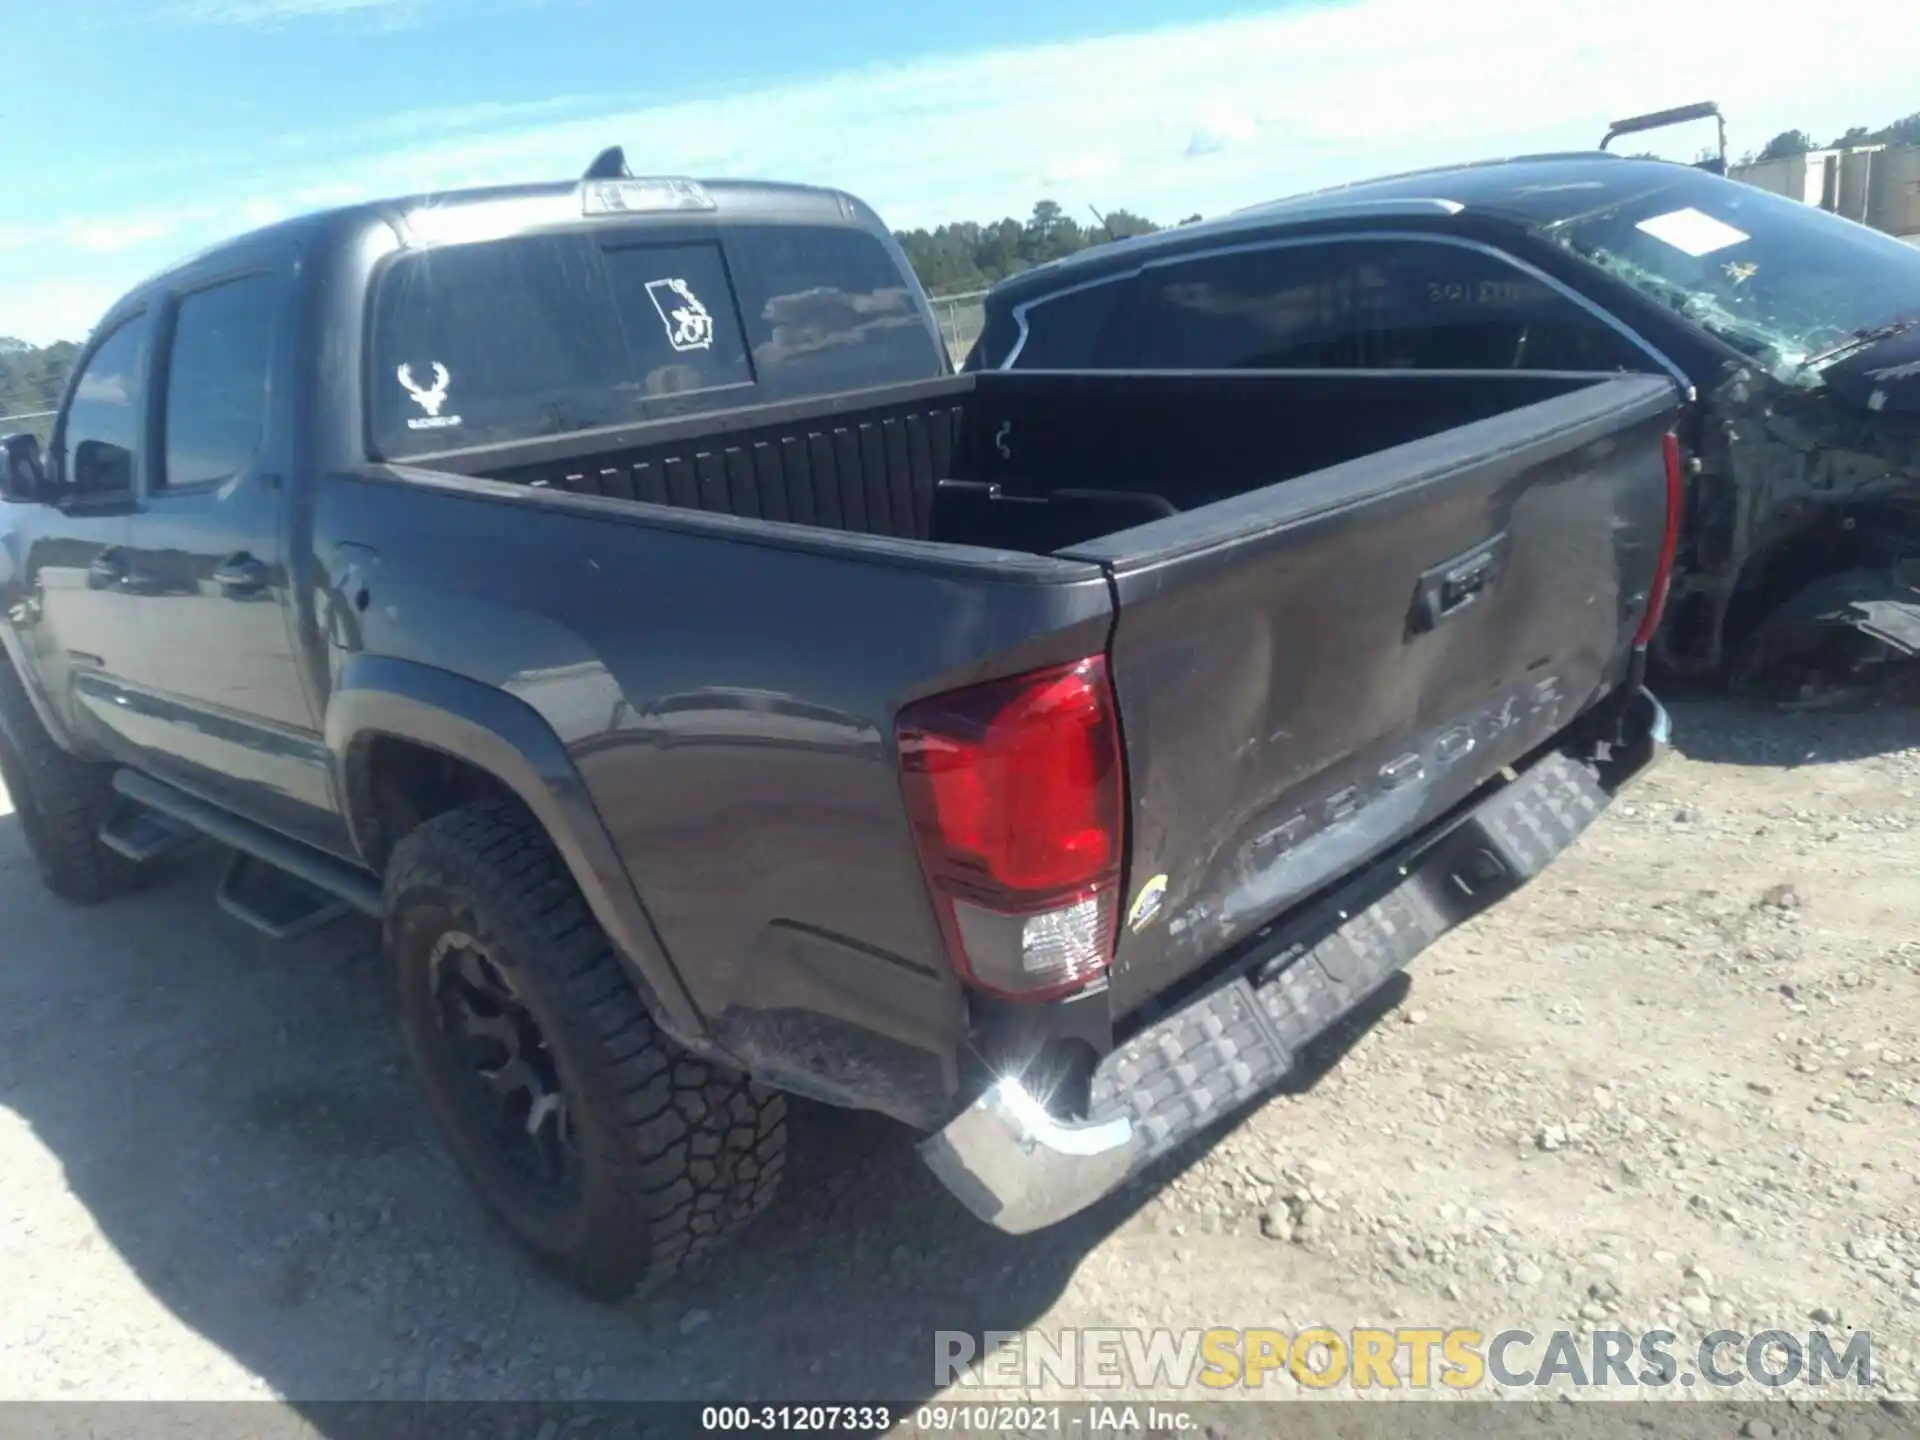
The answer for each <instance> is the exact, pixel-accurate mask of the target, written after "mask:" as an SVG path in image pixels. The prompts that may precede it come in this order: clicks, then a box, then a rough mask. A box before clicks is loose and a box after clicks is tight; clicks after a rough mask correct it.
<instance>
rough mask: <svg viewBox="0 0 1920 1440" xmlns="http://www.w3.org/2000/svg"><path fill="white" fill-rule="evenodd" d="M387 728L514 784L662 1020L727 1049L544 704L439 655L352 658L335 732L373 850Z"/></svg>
mask: <svg viewBox="0 0 1920 1440" xmlns="http://www.w3.org/2000/svg"><path fill="white" fill-rule="evenodd" d="M383 736H385V737H392V738H394V739H399V740H407V741H411V742H413V743H415V744H419V745H423V746H426V747H428V748H430V749H434V750H439V751H442V752H444V753H446V754H448V755H451V756H454V757H456V758H457V759H459V760H462V761H465V762H466V763H468V764H470V765H474V766H476V767H478V768H479V769H481V770H483V771H485V772H486V773H487V774H489V775H491V776H493V777H494V779H496V780H498V781H499V782H500V783H501V784H502V785H504V786H506V788H507V789H508V790H510V791H512V792H513V794H514V795H516V796H517V797H518V798H519V799H520V800H521V802H522V803H523V804H525V805H526V807H527V809H528V810H529V811H531V812H532V813H533V816H534V818H535V819H536V820H538V821H539V822H540V825H541V827H542V828H543V829H544V830H545V831H546V833H547V835H548V836H549V838H551V839H552V841H553V843H554V846H555V848H556V849H558V850H559V852H560V855H561V858H562V859H564V860H565V862H566V865H567V869H568V870H569V871H570V872H571V873H572V875H573V878H574V881H575V883H576V884H578V885H579V887H580V892H581V894H582V895H583V896H585V897H586V901H587V904H588V906H589V908H591V909H592V911H593V915H594V918H595V919H596V920H598V921H599V922H600V925H601V928H602V929H604V930H605V931H606V932H607V937H608V938H609V939H610V940H611V941H612V942H613V946H614V949H615V950H616V951H617V952H618V953H619V955H620V957H621V959H622V961H623V962H624V963H625V965H626V968H627V972H628V974H629V976H630V977H631V978H632V980H633V981H634V983H635V985H636V986H637V987H638V988H639V990H640V994H641V996H642V997H643V998H644V999H645V1001H646V1003H647V1007H648V1009H649V1010H650V1011H651V1012H652V1013H653V1017H654V1019H655V1020H656V1021H657V1022H658V1023H659V1025H660V1027H661V1028H662V1029H663V1030H665V1031H666V1032H667V1033H668V1034H669V1035H671V1036H672V1037H673V1038H674V1039H675V1040H677V1041H679V1042H680V1043H681V1044H682V1045H684V1046H686V1047H687V1048H688V1049H690V1050H694V1051H696V1052H699V1053H702V1054H707V1055H717V1052H716V1047H715V1046H714V1043H713V1041H712V1038H711V1036H710V1035H709V1034H708V1033H707V1028H706V1026H705V1024H704V1022H703V1021H702V1020H701V1017H700V1014H699V1012H698V1010H696V1009H695V1007H694V1005H693V1002H692V1000H691V999H690V998H689V997H688V995H687V992H686V988H685V986H683V985H682V984H681V982H680V977H679V974H678V972H677V971H675V970H674V968H673V964H672V961H671V960H669V959H668V957H667V953H666V950H665V948H664V947H663V946H662V945H661V943H660V939H659V936H658V934H657V933H656V932H655V930H654V927H653V923H652V921H651V920H650V919H649V918H648V916H647V913H646V910H645V907H644V906H643V905H642V904H641V901H640V897H639V895H638V893H637V892H636V891H635V890H634V887H633V882H632V880H631V879H630V878H629V876H628V875H627V871H626V867H625V866H624V865H622V864H621V862H620V857H619V854H618V852H617V851H616V850H615V849H614V846H613V842H612V840H611V839H610V838H609V837H608V835H607V831H606V827H605V825H604V824H603V823H602V821H601V819H600V815H599V812H598V811H597V810H596V809H595V808H594V805H593V800H592V798H591V796H589V795H588V793H587V788H586V785H585V783H584V782H583V781H582V780H581V778H580V774H579V772H578V771H577V770H576V769H575V768H574V764H573V761H572V759H571V757H569V756H568V754H567V752H566V748H565V746H563V745H562V744H561V743H560V738H559V736H557V735H556V734H555V733H554V732H553V729H552V728H551V727H550V726H549V725H548V724H547V722H546V721H545V720H544V719H542V718H541V716H540V714H539V713H538V712H537V711H535V710H534V709H533V708H532V707H531V706H529V705H528V704H527V703H526V702H525V701H523V700H520V699H517V698H516V697H514V696H512V695H508V694H506V693H504V692H502V691H500V690H497V689H494V688H493V687H491V686H487V685H482V684H480V683H479V682H477V681H474V680H469V679H466V678H465V677H463V676H460V675H455V674H452V673H450V672H448V671H445V670H439V669H435V668H434V667H432V666H429V665H421V664H418V663H415V662H413V661H409V660H394V659H388V658H385V657H380V656H369V655H356V656H354V657H352V658H351V659H349V660H348V661H347V662H346V665H345V667H344V669H343V671H342V673H341V675H340V678H339V681H338V682H337V684H336V686H335V688H334V691H333V696H332V699H331V700H330V701H329V702H328V704H327V718H326V742H327V748H328V750H329V751H331V753H332V756H333V765H334V773H335V777H336V784H337V786H338V789H339V794H340V796H341V798H342V802H343V808H344V809H345V811H346V819H347V826H348V830H349V832H350V833H351V835H352V837H353V843H354V846H355V848H356V850H357V851H358V852H359V853H360V855H361V857H362V859H363V860H364V859H373V858H374V857H377V856H378V854H379V853H380V851H381V850H382V848H383V843H382V839H381V837H380V835H379V833H378V832H379V828H380V827H379V822H378V818H377V816H376V815H375V813H374V811H373V807H372V797H371V794H370V792H369V788H368V786H367V785H366V784H365V782H364V776H365V772H366V760H367V756H368V754H369V752H370V747H371V742H372V741H374V740H375V739H378V738H380V737H383ZM356 777H359V778H356ZM717 1058H722V1059H724V1058H726V1057H724V1056H717Z"/></svg>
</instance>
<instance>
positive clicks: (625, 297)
mask: <svg viewBox="0 0 1920 1440" xmlns="http://www.w3.org/2000/svg"><path fill="white" fill-rule="evenodd" d="M369 334H370V338H369V342H368V343H369V351H370V353H369V357H368V359H369V364H368V377H367V383H368V385H369V387H370V390H369V397H368V398H369V404H368V413H369V415H370V417H371V430H372V434H371V437H370V438H371V440H372V442H373V448H374V451H375V453H376V454H377V455H378V456H380V457H381V458H384V459H405V458H409V457H413V456H419V455H426V454H431V453H434V452H437V451H442V450H453V449H462V448H465V447H467V446H472V445H486V444H497V443H505V442H510V441H516V440H530V439H537V438H541V437H544V436H550V435H560V434H566V433H568V432H571V431H577V430H587V429H594V428H597V427H600V426H606V425H624V424H634V423H639V422H644V421H647V420H654V419H666V418H670V417H674V416H682V415H688V414H696V413H701V412H703V411H709V410H721V409H732V408H735V407H739V406H743V405H752V404H757V403H761V402H765V401H771V400H781V399H797V398H803V397H805V396H809V395H817V394H827V393H832V392H835V391H841V390H858V389H865V388H868V387H871V386H876V385H886V384H892V383H897V382H901V381H908V380H916V379H925V378H930V377H932V376H934V375H938V374H941V373H944V370H945V357H944V354H943V352H942V351H941V350H940V349H939V348H938V346H937V345H936V343H935V341H934V339H933V336H932V332H931V331H930V329H929V327H928V325H927V323H926V320H925V318H924V317H923V315H922V312H921V309H920V305H919V302H918V298H917V296H916V293H915V291H914V289H913V287H912V286H911V284H910V283H909V282H908V280H907V279H906V277H905V276H904V275H903V274H902V272H901V270H900V268H899V266H898V265H897V264H896V262H895V261H894V259H893V257H892V255H891V254H890V253H889V251H888V250H887V249H886V247H885V246H884V245H882V244H881V242H880V241H879V240H878V239H877V238H876V237H875V236H873V235H871V234H869V233H867V232H865V231H862V230H856V229H850V228H846V229H841V228H834V227H830V226H796V225H768V226H758V227H756V226H744V225H743V226H740V227H737V228H730V229H729V230H728V231H727V232H725V234H724V237H721V236H716V235H715V234H714V233H713V232H711V231H708V232H707V233H706V234H703V235H689V234H685V233H682V234H677V235H676V234H672V233H662V231H661V230H660V229H659V228H658V227H646V228H642V227H626V228H623V229H621V230H616V231H612V232H606V231H601V230H595V231H592V232H581V231H573V232H562V233H557V234H539V235H523V236H515V237H512V238H509V239H503V240H489V241H481V242H475V243H468V244H459V245H446V246H435V247H431V248H427V249H422V250H418V251H413V252H409V253H406V254H403V255H401V256H399V257H398V258H397V259H395V260H394V261H393V262H392V263H391V264H390V265H389V266H388V267H387V268H386V270H385V271H384V272H383V273H382V274H381V275H380V277H379V278H378V280H377V282H376V286H375V290H374V298H373V307H372V325H371V330H370V332H369Z"/></svg>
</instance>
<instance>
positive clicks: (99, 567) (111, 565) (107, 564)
mask: <svg viewBox="0 0 1920 1440" xmlns="http://www.w3.org/2000/svg"><path fill="white" fill-rule="evenodd" d="M126 580H127V557H126V556H125V555H123V554H121V553H120V552H119V551H118V550H112V549H108V550H102V551H101V552H100V553H99V554H98V555H96V556H94V557H93V559H92V561H91V562H90V563H89V564H88V565H87V588H88V589H89V590H111V589H113V588H115V587H116V586H119V585H124V584H125V583H126Z"/></svg>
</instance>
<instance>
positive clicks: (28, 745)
mask: <svg viewBox="0 0 1920 1440" xmlns="http://www.w3.org/2000/svg"><path fill="white" fill-rule="evenodd" d="M0 781H4V783H5V784H6V787H7V795H8V796H9V798H11V799H12V801H13V808H14V812H15V813H16V814H17V815H18V816H19V818H20V828H21V829H22V830H23V831H24V832H25V834H26V837H27V853H28V854H30V855H31V856H32V857H33V865H34V869H35V870H37V871H38V872H39V875H40V881H41V883H42V884H44V885H45V886H46V887H47V889H49V890H51V891H52V892H53V893H54V894H56V895H58V896H59V897H60V898H61V899H62V900H66V901H68V902H70V903H71V904H74V905H97V904H99V903H100V902H101V901H103V900H111V899H113V898H114V897H115V896H117V895H124V894H126V893H127V892H128V891H129V890H132V889H133V888H134V887H135V886H136V885H138V884H139V883H140V867H139V866H137V865H136V864H134V862H133V861H131V860H129V859H127V857H126V856H124V855H121V854H119V853H118V852H117V851H113V850H109V849H108V848H107V847H106V846H105V845H102V844H101V843H100V827H101V826H102V825H103V824H105V823H106V820H107V817H108V815H109V814H111V813H112V811H113V806H114V798H115V797H114V790H113V771H112V767H110V766H107V765H96V764H90V763H88V762H87V761H85V760H79V759H76V758H75V757H73V756H72V755H69V754H68V753H67V752H66V751H65V750H62V749H61V748H60V746H59V745H58V743H56V742H55V740H54V738H53V737H52V736H51V735H49V734H48V733H47V728H46V726H44V725H42V724H41V723H40V716H39V715H38V714H37V713H36V712H35V710H34V708H33V701H32V700H30V699H29V698H28V697H27V691H26V687H25V685H24V684H22V682H21V680H20V677H19V676H18V675H17V674H15V673H14V670H13V667H12V666H11V665H8V664H6V663H4V662H0Z"/></svg>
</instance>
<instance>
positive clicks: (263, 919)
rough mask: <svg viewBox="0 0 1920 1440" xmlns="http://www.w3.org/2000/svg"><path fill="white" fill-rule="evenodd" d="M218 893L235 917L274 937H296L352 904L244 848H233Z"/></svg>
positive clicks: (336, 916)
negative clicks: (259, 858)
mask: <svg viewBox="0 0 1920 1440" xmlns="http://www.w3.org/2000/svg"><path fill="white" fill-rule="evenodd" d="M214 898H215V899H216V900H217V901H218V902H219V904H220V908H221V909H222V910H224V911H226V912H227V913H228V914H229V915H231V916H233V918H234V919H236V920H239V921H241V922H243V923H244V924H247V925H251V926H252V927H253V928H254V929H256V930H258V931H259V932H260V933H261V934H262V935H265V936H267V937H268V938H270V939H273V940H291V939H293V937H294V936H296V935H305V934H306V933H307V932H308V931H310V930H318V929H319V928H320V927H321V926H322V925H331V924H332V923H333V922H334V921H335V920H338V919H339V918H340V917H341V916H342V915H345V914H346V913H347V911H348V908H349V907H348V905H347V902H346V901H344V900H341V899H339V898H338V897H337V896H333V895H329V894H328V893H327V892H326V891H324V890H321V889H319V888H317V887H316V886H313V885H309V884H308V883H307V882H306V881H304V880H302V879H301V878H300V877H299V876H297V875H289V874H288V873H287V872H286V871H284V870H282V869H280V868H279V867H278V866H275V865H269V864H268V863H267V862H266V861H264V860H258V859H255V858H254V857H253V856H251V855H249V854H247V853H246V852H245V851H244V850H236V851H234V852H233V858H232V859H231V860H230V861H228V862H227V873H226V874H225V875H224V876H222V877H221V880H220V889H219V891H218V892H217V893H216V895H215V896H214Z"/></svg>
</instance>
